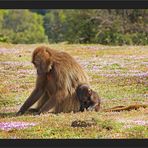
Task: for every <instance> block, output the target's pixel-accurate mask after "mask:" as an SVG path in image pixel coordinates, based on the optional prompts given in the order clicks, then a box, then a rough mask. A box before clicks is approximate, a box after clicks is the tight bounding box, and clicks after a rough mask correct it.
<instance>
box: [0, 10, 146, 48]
mask: <svg viewBox="0 0 148 148" xmlns="http://www.w3.org/2000/svg"><path fill="white" fill-rule="evenodd" d="M0 30H1V31H0V41H1V42H11V43H39V42H50V43H51V42H53V43H54V42H56V43H58V42H68V43H99V44H105V45H106V44H107V45H124V44H127V45H147V44H148V10H147V9H122V10H120V9H116V10H114V9H102V10H101V9H96V10H86V9H85V10H76V9H75V10H51V9H50V10H47V9H41V10H40V9H39V10H0Z"/></svg>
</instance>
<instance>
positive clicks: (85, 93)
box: [77, 84, 100, 111]
mask: <svg viewBox="0 0 148 148" xmlns="http://www.w3.org/2000/svg"><path fill="white" fill-rule="evenodd" d="M77 96H78V99H79V101H80V104H81V106H80V111H84V109H86V110H95V111H99V109H100V98H99V96H98V94H97V92H95V91H93V90H92V89H90V87H89V85H87V84H81V85H79V86H78V88H77Z"/></svg>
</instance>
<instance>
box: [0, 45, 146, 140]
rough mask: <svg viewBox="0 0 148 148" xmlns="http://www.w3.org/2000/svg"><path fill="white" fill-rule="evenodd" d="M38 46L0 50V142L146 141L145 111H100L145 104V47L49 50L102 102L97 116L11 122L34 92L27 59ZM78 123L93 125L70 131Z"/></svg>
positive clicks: (42, 117) (87, 114)
mask: <svg viewBox="0 0 148 148" xmlns="http://www.w3.org/2000/svg"><path fill="white" fill-rule="evenodd" d="M37 46H39V45H37V44H36V45H12V44H0V138H11V139H16V138H21V139H23V138H28V139H32V138H96V139H100V138H148V109H147V108H145V109H144V108H140V109H139V110H132V111H122V112H104V111H103V109H107V108H110V107H114V106H116V105H125V106H128V105H131V104H148V46H103V45H93V44H92V45H90V44H89V45H79V44H78V45H76V44H74V45H67V44H64V43H63V44H62V43H61V44H51V45H49V46H50V47H52V48H53V49H57V50H60V51H66V52H68V53H69V54H71V55H72V56H74V58H75V59H76V60H77V61H78V62H79V63H80V64H81V65H82V67H83V68H84V70H85V71H86V72H87V73H88V75H89V77H90V83H91V86H92V88H93V89H94V90H95V91H97V92H98V93H99V96H100V97H101V110H100V112H86V111H85V112H82V113H81V112H80V113H60V114H42V115H40V116H32V115H24V116H19V117H15V113H16V112H17V111H18V109H19V108H20V106H21V105H22V103H23V102H24V101H25V100H26V98H27V97H28V96H29V95H30V93H31V92H32V90H33V88H34V86H35V78H36V71H35V69H34V66H33V65H32V64H31V55H32V51H33V50H34V49H35V47H37ZM77 120H81V121H95V123H96V124H94V125H92V126H88V127H72V126H71V125H72V123H73V122H74V121H77ZM13 127H14V128H13Z"/></svg>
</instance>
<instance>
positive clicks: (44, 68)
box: [32, 52, 52, 75]
mask: <svg viewBox="0 0 148 148" xmlns="http://www.w3.org/2000/svg"><path fill="white" fill-rule="evenodd" d="M49 58H50V57H49V55H48V53H44V54H43V53H41V52H39V53H38V54H37V55H35V56H34V58H33V60H32V63H33V64H34V66H35V68H36V70H37V74H38V75H43V74H47V73H48V72H49V71H50V70H51V67H52V64H51V62H48V61H49Z"/></svg>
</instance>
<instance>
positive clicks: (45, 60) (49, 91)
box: [17, 46, 89, 115]
mask: <svg viewBox="0 0 148 148" xmlns="http://www.w3.org/2000/svg"><path fill="white" fill-rule="evenodd" d="M32 63H33V64H34V66H35V68H36V70H37V80H36V87H35V89H34V90H33V92H32V93H31V95H30V96H29V98H28V99H27V100H26V101H25V103H24V104H23V106H22V107H21V108H20V110H19V111H18V113H17V115H22V114H24V113H25V112H26V111H27V110H28V109H29V108H30V107H31V106H32V105H33V104H36V106H35V110H36V111H38V114H40V113H43V112H48V111H49V112H53V113H59V112H71V111H73V112H77V111H79V110H80V101H79V100H78V98H77V95H76V89H77V87H78V85H79V84H81V83H87V84H88V83H89V82H88V76H87V75H86V73H85V72H84V71H83V69H82V67H81V66H80V65H79V64H78V63H77V62H76V60H75V59H74V58H73V57H72V56H70V55H69V54H68V53H65V52H58V51H56V50H52V49H50V48H48V47H45V46H41V47H38V48H36V49H35V50H34V52H33V55H32Z"/></svg>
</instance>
